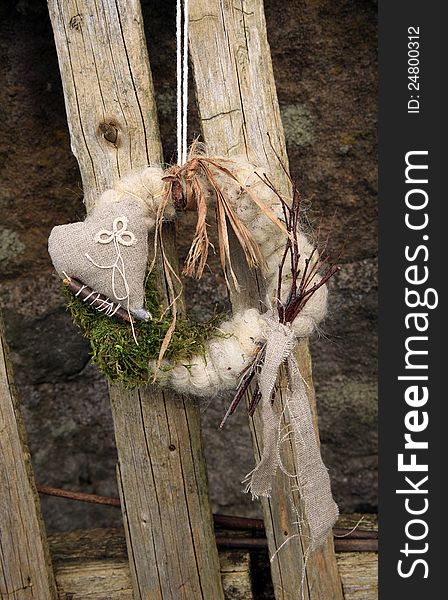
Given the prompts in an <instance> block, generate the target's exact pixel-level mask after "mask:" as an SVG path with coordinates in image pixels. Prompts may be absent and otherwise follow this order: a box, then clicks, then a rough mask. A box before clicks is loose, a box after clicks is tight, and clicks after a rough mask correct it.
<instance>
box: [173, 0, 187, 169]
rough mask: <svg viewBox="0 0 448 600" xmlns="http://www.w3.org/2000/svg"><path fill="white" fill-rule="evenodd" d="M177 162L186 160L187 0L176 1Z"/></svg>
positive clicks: (182, 162)
mask: <svg viewBox="0 0 448 600" xmlns="http://www.w3.org/2000/svg"><path fill="white" fill-rule="evenodd" d="M176 46H177V55H176V72H177V162H178V164H179V165H183V164H185V162H186V161H187V110H188V0H184V1H183V2H182V0H177V3H176Z"/></svg>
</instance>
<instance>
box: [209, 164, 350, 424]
mask: <svg viewBox="0 0 448 600" xmlns="http://www.w3.org/2000/svg"><path fill="white" fill-rule="evenodd" d="M262 180H263V181H264V183H265V184H266V185H267V186H268V187H270V188H271V190H272V191H273V192H274V193H275V194H276V195H277V197H278V198H279V199H280V201H281V204H282V207H283V215H284V219H285V224H286V231H287V234H288V235H287V237H286V246H285V251H284V253H283V256H282V258H281V261H280V264H279V267H278V280H277V295H276V298H275V302H276V305H275V308H276V310H277V314H278V320H279V322H280V323H283V324H285V323H292V322H293V321H294V320H295V319H296V318H297V317H298V315H299V314H300V312H301V311H302V310H303V308H304V306H305V305H306V304H307V302H308V301H309V300H310V298H312V296H313V294H315V293H316V292H317V290H318V289H319V288H321V287H322V286H323V285H325V284H326V283H327V281H328V280H329V279H330V278H331V277H332V276H333V275H334V274H335V273H336V272H337V271H338V270H339V269H340V267H339V266H337V265H334V264H332V263H331V260H330V257H329V256H328V255H327V253H326V245H327V244H325V247H324V248H323V249H322V250H321V252H320V254H319V252H318V247H317V246H318V242H317V243H316V244H315V246H314V248H313V249H312V251H311V254H310V256H309V257H307V258H306V259H305V261H304V263H305V266H304V268H303V270H302V269H301V268H300V258H301V252H300V245H299V225H300V206H301V196H300V193H299V191H298V190H297V187H296V186H295V185H293V198H292V203H291V206H289V205H288V204H287V203H286V202H285V200H284V198H283V197H282V196H281V195H280V194H279V193H278V191H277V190H276V189H275V187H274V185H273V184H272V183H271V181H270V180H269V178H268V177H267V176H266V175H264V177H263V178H262ZM291 183H292V182H291ZM288 258H289V263H290V273H291V287H290V290H289V294H288V297H287V299H286V300H283V299H282V297H281V291H282V283H283V272H284V269H285V265H286V262H287V259H288ZM319 271H321V273H319ZM264 350H265V347H264V346H261V347H260V350H259V351H258V353H257V355H256V357H255V358H254V361H253V363H252V364H251V365H250V366H249V367H248V368H247V369H246V371H245V372H244V373H243V375H242V377H241V379H240V382H239V384H238V387H237V389H236V393H235V396H234V398H233V400H232V402H231V404H230V406H229V409H228V410H227V412H226V414H225V416H224V419H223V420H222V422H221V425H220V427H221V428H222V427H223V425H224V423H225V422H226V420H227V418H228V417H229V416H230V415H232V414H233V413H234V412H235V410H236V408H237V407H238V405H239V403H240V401H241V399H242V398H243V397H244V395H245V393H246V391H247V389H248V388H249V386H250V384H251V382H252V380H253V378H254V376H255V375H256V374H257V373H258V372H259V371H260V369H261V367H262V365H263V361H264ZM260 400H261V394H260V391H259V388H258V385H256V386H255V389H254V391H253V394H252V397H251V399H250V401H249V404H248V412H249V414H250V415H251V416H252V415H253V414H254V412H255V409H256V407H257V404H258V403H259V401H260Z"/></svg>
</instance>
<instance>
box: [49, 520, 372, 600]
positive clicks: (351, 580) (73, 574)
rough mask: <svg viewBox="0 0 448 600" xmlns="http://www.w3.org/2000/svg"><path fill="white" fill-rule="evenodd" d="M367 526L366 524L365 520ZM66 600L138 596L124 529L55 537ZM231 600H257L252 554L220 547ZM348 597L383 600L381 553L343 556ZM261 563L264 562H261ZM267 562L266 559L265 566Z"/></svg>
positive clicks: (54, 551)
mask: <svg viewBox="0 0 448 600" xmlns="http://www.w3.org/2000/svg"><path fill="white" fill-rule="evenodd" d="M362 527H363V528H366V526H365V524H364V523H363V524H362ZM49 542H50V549H51V555H52V558H53V562H54V568H55V574H56V581H57V584H58V597H59V599H60V600H67V598H70V596H72V597H73V598H88V599H89V600H106V599H107V600H132V598H133V595H132V583H131V573H130V569H129V563H128V561H127V556H126V544H125V539H124V534H123V531H121V530H118V529H91V530H84V531H72V532H68V533H55V534H51V535H50V536H49ZM219 557H220V563H221V577H222V582H223V586H224V591H225V598H226V600H251V599H252V592H251V576H252V577H257V571H256V570H255V571H254V568H255V567H254V566H252V568H251V567H250V558H249V553H248V552H241V551H238V552H235V551H230V552H229V551H220V553H219ZM337 561H338V566H339V568H340V572H341V578H342V585H343V588H344V599H345V600H377V598H378V555H377V554H376V553H373V552H344V553H340V554H337ZM257 562H258V561H257ZM263 564H264V561H263V560H262V561H261V562H260V566H261V567H263Z"/></svg>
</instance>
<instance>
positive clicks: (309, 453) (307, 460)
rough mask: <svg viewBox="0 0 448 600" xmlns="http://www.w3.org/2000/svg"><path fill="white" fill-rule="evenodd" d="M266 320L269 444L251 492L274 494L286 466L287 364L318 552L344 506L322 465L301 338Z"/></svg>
mask: <svg viewBox="0 0 448 600" xmlns="http://www.w3.org/2000/svg"><path fill="white" fill-rule="evenodd" d="M265 322H266V329H265V332H264V339H265V359H264V363H263V366H262V369H261V372H260V373H259V375H258V385H259V388H260V392H261V418H262V422H263V443H264V446H263V453H262V456H261V460H260V462H259V464H258V465H257V467H256V468H255V469H254V470H253V471H252V473H250V474H249V476H248V477H250V481H249V485H248V488H247V491H250V492H251V493H252V495H253V496H254V497H259V496H269V495H270V492H271V489H272V483H273V478H274V476H275V474H276V472H277V470H278V468H279V466H280V465H281V457H280V447H281V440H282V437H283V435H282V432H281V417H282V414H281V412H280V411H278V410H274V406H273V402H272V398H273V393H274V388H275V385H276V382H277V379H278V376H279V369H280V366H281V365H282V364H283V363H285V362H286V365H287V373H288V388H287V391H286V398H285V403H286V406H287V410H288V411H289V418H290V425H291V430H292V434H293V437H294V450H295V453H296V457H295V458H296V461H295V462H296V464H297V469H298V472H297V473H296V474H295V476H296V479H297V483H298V486H299V490H300V494H301V497H302V502H303V506H304V510H305V517H306V522H307V525H308V529H309V535H310V546H311V548H312V549H314V548H318V547H319V546H321V545H322V544H323V543H324V542H325V540H326V538H327V536H328V534H329V533H330V531H331V529H332V527H333V525H334V523H335V522H336V519H337V517H338V508H337V505H336V503H335V502H334V500H333V497H332V495H331V488H330V478H329V475H328V471H327V469H326V468H325V465H324V464H323V462H322V457H321V454H320V449H319V444H318V441H317V438H316V433H315V431H314V426H313V417H312V414H311V409H310V405H309V401H308V397H307V393H306V389H305V384H304V381H303V378H302V376H301V374H300V371H299V367H298V365H297V361H296V359H295V356H294V349H295V347H296V345H297V337H296V336H295V334H294V331H293V330H292V329H291V328H290V327H289V326H288V325H287V324H286V325H283V324H282V323H279V321H278V320H277V319H276V318H275V316H274V315H273V314H272V313H270V314H267V315H265Z"/></svg>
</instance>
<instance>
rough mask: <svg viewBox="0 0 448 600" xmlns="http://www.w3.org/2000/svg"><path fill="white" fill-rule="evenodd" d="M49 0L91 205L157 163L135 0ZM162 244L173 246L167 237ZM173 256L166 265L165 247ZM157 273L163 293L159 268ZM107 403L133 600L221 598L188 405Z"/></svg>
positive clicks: (165, 398)
mask: <svg viewBox="0 0 448 600" xmlns="http://www.w3.org/2000/svg"><path fill="white" fill-rule="evenodd" d="M48 4H49V10H50V16H51V20H52V24H53V30H54V35H55V41H56V48H57V52H58V59H59V66H60V70H61V75H62V82H63V87H64V96H65V102H66V108H67V116H68V123H69V128H70V133H71V143H72V149H73V152H74V154H75V156H76V157H77V159H78V162H79V166H80V169H81V175H82V181H83V187H84V193H85V200H86V206H87V210H88V211H90V210H91V209H92V208H93V206H94V204H95V200H96V198H97V197H98V195H99V194H100V193H101V192H103V191H104V190H105V189H107V188H108V187H110V186H111V184H112V183H113V181H114V180H115V179H116V178H118V177H120V176H123V175H124V174H126V172H128V171H129V170H131V169H136V168H142V167H143V166H145V165H147V164H148V163H151V162H152V163H160V162H161V160H162V152H161V146H160V139H159V132H158V125H157V116H156V108H155V104H154V92H153V85H152V80H151V73H150V68H149V59H148V55H147V49H146V42H145V38H144V33H143V27H142V16H141V11H140V5H139V3H138V2H137V1H136V0H130V1H125V0H116V1H114V0H102V1H101V0H95V1H91V2H88V1H87V0H77V1H75V0H49V3H48ZM167 238H168V235H166V239H167ZM166 245H167V248H168V247H169V246H171V248H174V242H173V239H171V241H169V240H168V239H167V244H166ZM171 259H172V261H173V264H176V260H175V256H174V255H173V252H171ZM158 279H159V284H160V287H161V291H162V293H163V289H162V288H163V286H164V282H165V278H164V275H163V273H162V272H160V271H159V273H158ZM111 400H112V412H113V418H114V425H115V435H116V441H117V449H118V458H119V469H118V473H119V478H118V480H119V486H120V493H121V495H122V506H123V516H124V523H125V528H126V537H127V542H128V554H129V561H130V567H131V571H130V572H131V575H132V579H133V589H134V596H135V598H136V600H138V599H139V598H142V599H144V600H147V599H148V598H151V599H157V598H163V599H164V600H169V599H172V600H180V599H185V600H187V599H191V600H193V599H194V600H197V599H200V598H206V599H207V600H208V599H209V598H214V599H215V598H216V599H217V600H219V599H220V598H222V597H223V592H222V585H221V580H220V576H219V561H218V553H217V549H216V544H215V540H214V536H213V526H212V517H211V511H210V507H209V504H208V488H207V479H206V475H205V463H204V457H203V452H202V445H201V432H200V424H199V414H198V408H197V407H196V406H195V405H194V404H193V403H190V402H185V401H184V400H183V399H181V398H176V397H175V396H174V395H171V394H163V393H162V392H161V391H160V390H156V389H155V388H151V387H145V388H142V389H140V390H137V391H134V392H128V391H125V390H123V389H122V388H118V387H116V386H113V387H112V389H111ZM172 440H174V443H175V445H176V451H175V452H172V451H171V450H170V444H171V441H172Z"/></svg>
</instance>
